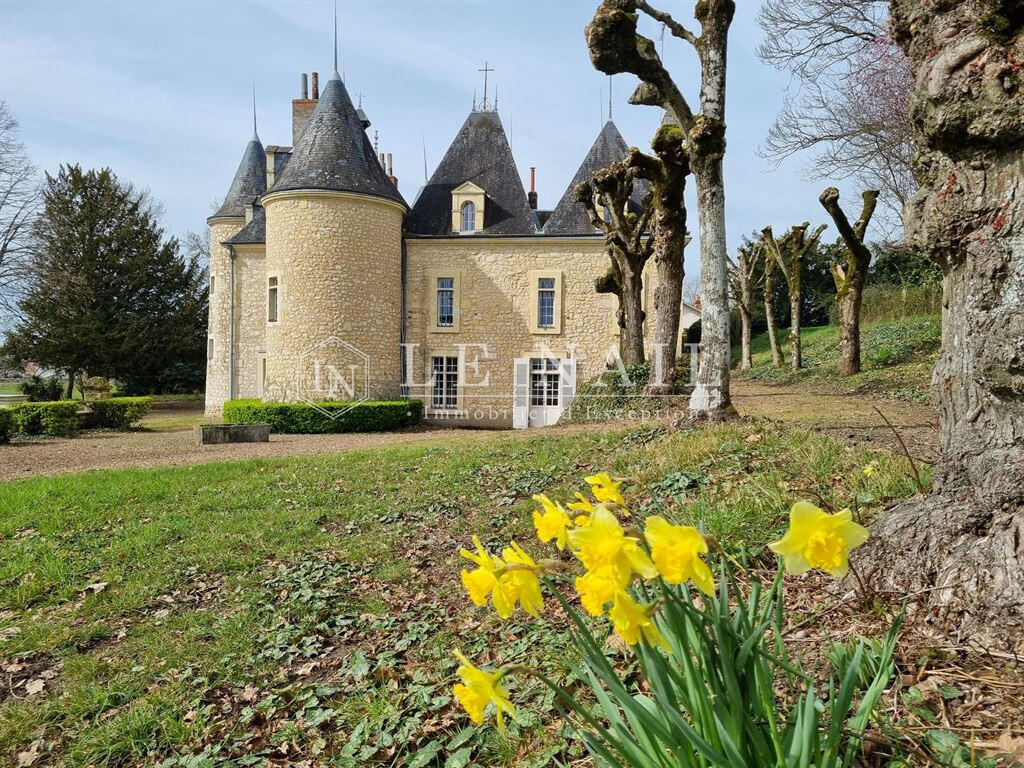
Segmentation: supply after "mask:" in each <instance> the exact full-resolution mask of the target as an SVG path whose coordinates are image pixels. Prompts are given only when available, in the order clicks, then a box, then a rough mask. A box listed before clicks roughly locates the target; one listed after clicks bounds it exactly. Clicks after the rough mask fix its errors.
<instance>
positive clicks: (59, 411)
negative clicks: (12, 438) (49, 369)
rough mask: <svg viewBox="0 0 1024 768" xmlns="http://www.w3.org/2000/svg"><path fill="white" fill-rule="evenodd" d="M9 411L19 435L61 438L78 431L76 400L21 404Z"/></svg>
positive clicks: (10, 408)
mask: <svg viewBox="0 0 1024 768" xmlns="http://www.w3.org/2000/svg"><path fill="white" fill-rule="evenodd" d="M7 410H9V411H10V412H11V419H12V420H13V422H14V431H15V433H17V434H19V435H49V436H51V437H59V436H62V435H73V434H74V433H75V432H77V431H78V403H77V402H75V401H74V400H60V401H55V402H49V403H19V404H18V405H12V406H10V407H9V408H8V409H7Z"/></svg>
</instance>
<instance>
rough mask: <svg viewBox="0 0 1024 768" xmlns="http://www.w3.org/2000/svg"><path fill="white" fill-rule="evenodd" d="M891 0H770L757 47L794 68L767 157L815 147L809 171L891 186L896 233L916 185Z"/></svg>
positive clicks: (888, 204)
mask: <svg viewBox="0 0 1024 768" xmlns="http://www.w3.org/2000/svg"><path fill="white" fill-rule="evenodd" d="M886 19H887V8H886V3H885V2H884V0H766V1H765V3H764V5H763V6H762V8H761V12H760V16H759V22H760V24H761V27H762V29H763V30H764V33H765V37H764V42H763V43H762V44H761V46H760V48H759V49H758V55H759V56H760V57H761V59H762V60H763V61H765V62H766V63H769V64H772V65H773V66H775V67H777V68H779V69H783V70H787V71H789V72H791V73H792V74H793V75H794V80H793V86H792V88H791V89H790V91H789V92H788V93H787V97H786V101H785V104H784V106H783V109H782V111H781V113H780V114H779V116H778V118H777V119H776V120H775V123H774V124H773V125H772V127H771V129H770V130H769V132H768V136H767V138H766V140H765V143H764V145H763V146H762V148H761V153H762V155H763V156H765V157H767V158H769V159H771V160H774V161H776V162H781V161H782V160H784V159H786V158H788V157H791V156H793V155H795V154H798V153H803V152H808V151H809V152H813V155H812V157H811V158H810V159H809V161H808V162H807V163H806V164H805V169H804V170H805V175H806V176H807V177H808V178H809V179H835V178H850V179H854V180H856V181H857V182H858V183H860V184H861V185H862V186H863V187H866V188H869V189H879V190H881V191H882V192H883V193H884V194H883V198H882V199H883V201H885V202H884V204H883V207H884V211H883V216H882V219H883V220H884V222H883V223H884V225H885V228H886V230H887V233H888V234H893V233H894V232H895V231H896V230H897V229H898V228H899V216H900V213H901V211H902V208H903V205H904V204H905V203H906V201H907V200H908V199H909V198H910V197H911V195H913V193H914V191H915V190H916V189H917V180H916V178H915V176H914V169H913V159H914V141H913V126H912V124H911V118H910V93H911V90H912V89H913V76H912V74H911V71H910V61H909V59H908V58H907V56H906V54H904V52H903V51H902V49H900V47H899V46H898V45H896V44H895V42H894V41H893V40H892V39H891V38H890V37H889V35H888V33H887V30H886Z"/></svg>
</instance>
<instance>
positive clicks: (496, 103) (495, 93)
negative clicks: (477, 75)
mask: <svg viewBox="0 0 1024 768" xmlns="http://www.w3.org/2000/svg"><path fill="white" fill-rule="evenodd" d="M494 111H495V112H497V111H498V86H494Z"/></svg>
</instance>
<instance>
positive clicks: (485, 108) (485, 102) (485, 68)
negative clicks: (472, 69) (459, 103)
mask: <svg viewBox="0 0 1024 768" xmlns="http://www.w3.org/2000/svg"><path fill="white" fill-rule="evenodd" d="M493 71H494V70H493V69H490V68H489V67H488V66H487V62H486V61H485V62H484V68H483V69H478V70H477V72H483V73H484V100H483V103H482V104H481V105H480V109H481V110H483V111H484V112H486V111H487V73H488V72H493Z"/></svg>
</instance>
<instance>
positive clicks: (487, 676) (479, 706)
mask: <svg viewBox="0 0 1024 768" xmlns="http://www.w3.org/2000/svg"><path fill="white" fill-rule="evenodd" d="M455 658H457V659H458V660H459V664H460V666H459V668H458V670H456V673H457V674H458V676H459V677H460V678H461V679H462V682H461V683H456V684H455V686H454V687H453V688H452V692H453V693H454V694H455V698H456V699H457V700H458V702H459V704H461V705H462V708H463V709H464V710H466V714H468V715H469V719H470V720H472V721H473V722H474V723H476V724H477V725H479V724H480V723H482V722H483V721H484V712H485V710H486V709H487V705H488V704H494V709H495V711H496V712H497V716H498V728H500V729H502V730H504V729H505V720H504V716H503V713H505V712H508V713H509V714H510V715H513V716H514V715H515V713H516V708H515V706H514V705H513V704H512V702H511V701H509V699H508V692H507V691H506V690H505V689H504V688H503V687H502V686H501V684H500V682H499V681H500V680H501V673H500V672H484V671H483V670H482V669H479V668H478V667H475V666H473V664H472V662H470V660H469V659H467V658H466V657H465V656H463V655H462V653H460V652H459V651H456V652H455Z"/></svg>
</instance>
